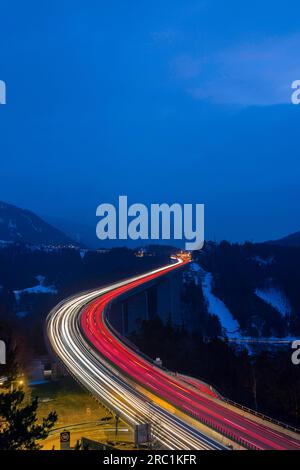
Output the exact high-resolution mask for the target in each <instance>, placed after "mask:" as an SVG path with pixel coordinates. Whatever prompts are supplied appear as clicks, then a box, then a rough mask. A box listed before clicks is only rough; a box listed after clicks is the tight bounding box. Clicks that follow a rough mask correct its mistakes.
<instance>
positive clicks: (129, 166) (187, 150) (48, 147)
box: [0, 0, 300, 241]
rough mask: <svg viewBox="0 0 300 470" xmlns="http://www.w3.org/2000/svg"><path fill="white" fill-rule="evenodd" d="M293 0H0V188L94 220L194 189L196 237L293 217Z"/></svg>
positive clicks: (295, 224) (296, 32)
mask: <svg viewBox="0 0 300 470" xmlns="http://www.w3.org/2000/svg"><path fill="white" fill-rule="evenodd" d="M299 15H300V4H299V1H298V0H297V1H294V0H290V1H289V2H286V1H275V2H274V1H271V0H265V1H261V0H260V1H255V0H254V1H251V2H244V1H241V0H224V1H221V0H219V1H218V0H211V1H210V0H207V1H205V0H204V1H201V0H198V1H192V0H184V1H183V0H181V1H178V0H151V1H150V0H147V1H145V0H118V1H114V0H111V1H108V0H106V1H104V0H94V1H92V0H90V1H84V0H81V1H76V0H48V1H45V0H40V1H38V2H37V1H33V0H29V1H28V0H27V1H21V0H19V1H15V0H1V2H0V18H1V28H0V79H2V80H5V81H6V83H7V105H6V106H0V175H1V184H0V200H4V201H7V202H11V203H14V204H16V205H19V206H21V207H26V208H29V209H31V210H33V211H36V212H37V213H38V214H40V215H43V216H46V217H50V218H57V219H61V218H65V219H66V220H74V221H75V222H78V221H82V223H84V224H85V223H86V224H89V226H90V227H91V228H90V230H91V231H93V230H94V228H95V224H96V220H95V215H94V214H95V210H96V206H97V205H98V204H100V203H101V202H114V201H116V198H117V196H118V195H119V194H127V195H128V196H129V199H130V202H132V203H133V202H144V203H150V202H169V203H172V202H181V203H188V202H194V203H196V202H198V203H205V204H206V237H207V238H212V237H213V238H216V239H222V238H227V239H230V240H241V241H242V240H245V239H248V240H265V239H270V238H276V237H279V236H282V235H285V234H287V233H289V232H293V231H297V230H300V217H299V216H300V205H299V201H300V184H299V180H300V178H299V176H300V162H299V154H300V142H299V131H300V106H298V107H297V106H294V105H291V104H290V96H291V89H290V86H291V83H292V81H294V80H296V79H300V53H299V51H300V24H299Z"/></svg>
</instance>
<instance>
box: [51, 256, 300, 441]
mask: <svg viewBox="0 0 300 470" xmlns="http://www.w3.org/2000/svg"><path fill="white" fill-rule="evenodd" d="M186 262H187V261H182V260H177V262H176V263H173V264H171V265H168V266H165V267H163V268H160V269H156V270H153V271H151V272H149V273H146V274H143V275H139V276H135V277H133V278H130V279H127V280H124V281H122V282H118V283H115V284H112V285H110V286H107V287H105V288H102V289H97V290H94V291H91V292H86V293H82V294H78V295H76V296H73V297H72V298H69V299H67V300H66V301H63V302H62V303H60V304H59V305H58V306H57V307H56V308H55V309H54V310H52V312H50V314H49V316H48V318H47V333H48V338H49V341H50V343H51V346H52V348H53V350H54V352H55V353H56V354H57V355H58V356H59V358H60V359H61V360H62V362H63V363H64V365H65V366H66V367H67V369H68V370H69V371H70V373H71V374H72V375H73V376H74V377H75V378H76V379H77V380H78V381H79V382H80V383H81V384H82V385H83V386H84V387H85V388H86V389H87V390H89V391H90V392H91V393H92V394H93V395H94V396H95V397H96V398H97V399H99V400H100V401H101V402H102V403H104V404H106V405H107V406H108V407H109V408H110V409H112V410H113V411H114V412H116V413H117V414H118V415H120V416H121V417H122V418H123V419H124V420H125V421H126V422H128V423H129V424H130V425H132V426H135V425H137V424H142V423H145V422H151V424H152V433H153V434H154V435H155V438H156V439H157V441H159V443H160V445H161V446H162V447H164V448H168V449H188V450H193V449H212V450H218V449H224V446H223V445H221V444H220V443H218V442H216V441H215V440H213V439H211V438H210V437H208V436H206V434H205V433H204V432H203V426H202V424H204V425H205V426H208V427H209V428H211V429H214V430H215V431H217V432H218V434H219V435H223V436H226V437H227V438H228V439H230V440H233V441H236V442H238V443H239V444H240V445H241V446H243V447H245V448H249V449H277V450H283V449H300V442H299V440H298V439H297V437H296V436H294V435H290V434H287V433H285V431H284V430H281V429H280V428H278V427H275V426H272V425H270V424H269V423H267V422H263V421H262V420H257V419H255V418H253V419H252V418H251V416H249V415H247V416H246V415H243V414H241V413H240V412H239V411H238V410H235V409H233V408H232V407H230V406H228V405H227V404H226V403H224V402H222V400H220V399H219V398H218V397H217V396H216V395H215V394H214V393H213V392H212V391H211V390H210V389H209V388H208V387H206V386H205V385H204V384H202V383H201V382H199V381H196V380H194V379H191V378H186V377H182V376H174V374H171V373H169V372H168V371H165V370H162V369H160V368H158V367H157V366H155V365H154V364H153V363H151V362H149V361H148V360H146V359H145V358H144V357H142V356H140V355H139V354H138V353H137V352H136V351H135V350H134V349H132V348H131V347H129V346H128V345H127V343H126V342H125V341H123V339H122V337H120V336H119V335H118V334H117V333H116V332H115V331H114V330H113V328H112V327H111V326H110V324H109V305H110V303H111V302H112V301H113V300H114V299H116V298H117V297H118V296H120V295H123V294H125V293H126V292H128V291H129V290H131V289H134V288H136V287H138V286H140V285H141V284H143V283H145V282H148V281H150V280H153V279H155V278H157V277H159V276H161V275H163V274H167V273H168V272H170V271H172V270H174V269H178V268H180V267H181V266H182V265H184V264H185V263H186ZM197 423H198V424H197ZM201 423H202V424H201ZM204 429H205V428H204ZM206 429H207V428H206Z"/></svg>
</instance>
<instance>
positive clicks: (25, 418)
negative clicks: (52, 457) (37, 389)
mask: <svg viewBox="0 0 300 470" xmlns="http://www.w3.org/2000/svg"><path fill="white" fill-rule="evenodd" d="M24 398H25V393H24V392H23V391H22V390H21V389H18V390H14V391H11V392H8V393H1V394H0V450H39V449H40V448H41V447H42V446H41V445H40V444H38V443H37V442H36V441H38V440H40V439H45V438H46V437H47V436H48V434H49V432H50V430H51V429H52V428H53V426H54V424H55V422H56V421H57V414H56V412H51V413H49V415H48V416H47V417H46V418H43V421H42V423H40V424H37V417H36V413H37V408H38V399H37V398H34V399H32V400H31V402H30V403H29V404H28V405H26V404H25V405H24V403H23V401H24Z"/></svg>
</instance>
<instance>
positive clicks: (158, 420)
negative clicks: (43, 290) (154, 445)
mask: <svg viewBox="0 0 300 470" xmlns="http://www.w3.org/2000/svg"><path fill="white" fill-rule="evenodd" d="M175 268H176V265H170V266H168V267H165V268H161V269H158V270H155V271H152V272H151V274H147V275H143V276H136V277H135V278H131V279H130V280H126V281H123V282H119V283H116V284H113V285H111V286H108V287H105V288H103V289H97V290H94V291H92V292H88V293H83V294H79V295H76V296H74V297H72V298H70V299H68V300H66V301H63V302H61V303H60V304H59V305H58V306H57V307H56V308H55V309H54V310H53V311H52V312H51V313H50V314H49V316H48V319H47V333H48V338H49V341H50V343H51V346H52V348H53V350H54V352H55V353H56V354H57V355H58V356H59V357H60V359H61V360H62V361H63V363H64V364H65V366H66V367H67V369H68V370H69V371H70V373H71V374H72V375H73V376H74V377H75V378H76V379H77V380H79V382H80V383H81V384H82V385H83V386H84V387H85V388H86V389H87V390H89V391H90V392H91V393H92V394H93V395H94V396H95V397H96V398H98V399H99V400H100V401H101V402H102V403H104V404H106V405H107V406H108V407H109V408H110V409H113V411H115V412H117V413H118V414H119V415H120V416H121V417H122V418H123V419H124V420H125V421H126V422H128V423H129V424H131V425H133V426H134V425H136V424H142V423H145V422H151V423H152V428H153V434H154V436H155V438H156V439H157V440H158V441H159V442H160V444H161V446H162V447H164V448H167V449H223V448H224V447H223V446H222V445H220V444H219V443H217V442H215V441H213V440H212V439H210V438H209V437H207V436H205V435H204V434H202V433H201V432H200V431H199V430H197V429H195V428H194V427H192V426H191V425H190V424H188V423H186V422H185V421H183V420H181V419H179V418H178V417H177V416H175V415H174V414H173V413H172V412H171V411H168V410H166V409H163V408H162V407H161V406H159V405H157V404H156V403H154V402H153V401H152V400H151V399H149V398H148V397H147V396H145V395H144V394H142V393H141V391H138V390H137V389H136V387H135V386H134V384H131V383H130V381H129V380H128V377H127V376H126V375H125V374H124V373H122V372H121V371H119V370H118V369H117V368H116V367H115V366H114V365H113V364H111V363H110V362H109V360H107V358H106V357H104V356H103V355H102V354H101V353H100V352H99V351H97V350H96V348H94V347H92V346H91V345H90V344H89V341H88V340H87V338H86V337H85V334H84V333H83V332H82V329H81V325H80V318H81V315H82V309H83V308H84V307H85V306H86V305H87V304H88V303H89V302H91V301H93V300H94V299H96V298H103V296H104V295H105V294H107V293H110V292H112V291H115V290H116V289H118V288H121V287H124V286H125V285H128V283H129V282H135V281H138V280H140V281H141V280H142V282H144V279H146V280H147V278H148V276H149V275H152V276H158V275H161V274H163V273H165V272H166V271H167V270H172V269H175Z"/></svg>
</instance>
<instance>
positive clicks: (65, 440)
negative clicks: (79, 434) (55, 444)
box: [60, 431, 70, 450]
mask: <svg viewBox="0 0 300 470" xmlns="http://www.w3.org/2000/svg"><path fill="white" fill-rule="evenodd" d="M60 450H70V433H69V431H63V432H61V433H60Z"/></svg>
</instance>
